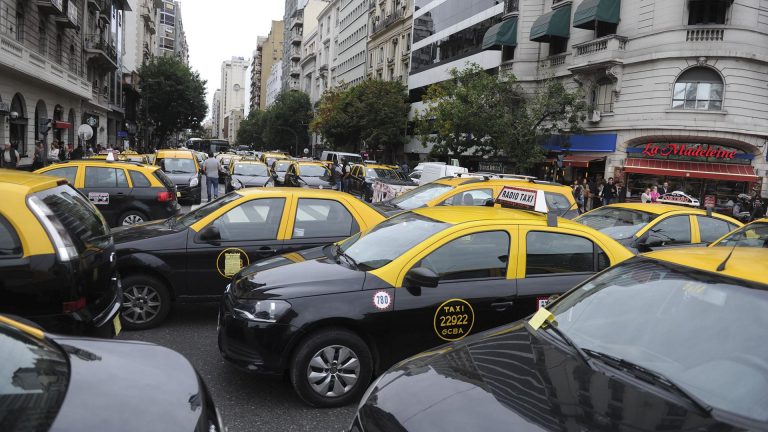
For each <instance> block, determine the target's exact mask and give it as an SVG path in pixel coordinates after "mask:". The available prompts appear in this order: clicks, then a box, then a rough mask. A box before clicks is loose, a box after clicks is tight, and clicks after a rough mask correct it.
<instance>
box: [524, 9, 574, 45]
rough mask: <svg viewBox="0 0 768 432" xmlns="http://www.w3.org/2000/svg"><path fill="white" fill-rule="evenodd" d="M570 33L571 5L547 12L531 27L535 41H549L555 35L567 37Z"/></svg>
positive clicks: (532, 38) (532, 37)
mask: <svg viewBox="0 0 768 432" xmlns="http://www.w3.org/2000/svg"><path fill="white" fill-rule="evenodd" d="M570 35H571V5H567V6H562V7H559V8H557V9H555V10H553V11H552V12H548V13H545V14H544V15H542V16H540V17H539V18H538V19H537V20H536V21H535V22H534V23H533V27H531V40H532V41H534V42H549V41H550V40H551V38H553V37H559V38H565V39H567V38H568V37H570Z"/></svg>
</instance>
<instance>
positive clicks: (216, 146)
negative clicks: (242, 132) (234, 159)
mask: <svg viewBox="0 0 768 432" xmlns="http://www.w3.org/2000/svg"><path fill="white" fill-rule="evenodd" d="M186 147H187V148H188V149H190V150H195V151H199V152H203V153H208V152H213V153H214V154H216V153H221V152H225V151H228V150H229V148H230V146H229V141H227V140H222V139H202V138H190V139H188V140H187V143H186Z"/></svg>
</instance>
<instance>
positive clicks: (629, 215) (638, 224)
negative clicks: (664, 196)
mask: <svg viewBox="0 0 768 432" xmlns="http://www.w3.org/2000/svg"><path fill="white" fill-rule="evenodd" d="M657 217H658V215H655V214H653V213H648V212H644V211H640V210H630V209H626V208H618V207H601V208H598V209H596V210H592V211H591V212H589V213H587V214H584V215H582V216H579V217H578V218H576V222H579V223H581V224H584V225H586V226H588V227H590V228H594V229H596V230H598V231H601V232H603V233H605V234H606V235H608V236H610V237H611V238H613V239H615V240H624V239H628V238H630V237H632V236H634V235H635V234H636V233H637V232H638V231H640V230H641V229H642V228H643V227H644V226H646V225H648V224H649V223H651V221H653V220H654V219H656V218H657Z"/></svg>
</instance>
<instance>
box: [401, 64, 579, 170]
mask: <svg viewBox="0 0 768 432" xmlns="http://www.w3.org/2000/svg"><path fill="white" fill-rule="evenodd" d="M531 90H532V91H528V92H526V90H525V89H524V88H523V87H522V86H520V85H519V84H518V83H517V81H516V80H515V78H514V77H513V76H510V75H505V76H502V77H498V76H496V75H492V74H489V73H488V72H486V71H485V70H483V69H482V68H481V67H480V66H478V65H476V64H471V65H468V66H467V67H466V68H465V69H463V70H457V69H453V70H452V71H451V79H450V80H448V81H446V82H443V83H439V84H435V85H433V86H431V87H430V88H429V89H428V90H427V92H426V94H425V96H424V98H423V100H424V105H425V109H424V111H423V112H422V113H420V114H418V115H417V116H416V117H415V124H416V134H417V135H418V136H419V137H420V139H421V140H422V144H423V145H424V146H425V147H426V146H427V145H428V144H432V145H433V148H432V155H433V156H435V157H448V156H451V157H459V156H460V155H462V154H470V155H478V156H499V155H503V156H504V157H505V159H508V160H509V161H510V162H511V163H513V164H515V165H516V166H517V169H519V170H524V169H526V168H528V167H530V166H531V165H532V164H534V163H536V162H538V161H540V160H541V159H542V158H543V156H544V149H543V148H542V146H541V145H540V144H541V142H542V139H543V138H544V137H546V136H548V135H550V134H554V133H563V132H566V131H569V132H571V133H578V132H579V131H580V130H581V129H580V123H581V122H582V121H583V120H584V118H585V111H586V104H585V103H584V100H583V96H582V95H581V94H580V93H579V92H575V91H569V90H568V89H566V88H565V86H564V85H563V84H562V82H561V81H557V80H547V81H545V82H543V83H541V84H540V85H539V86H537V87H536V88H534V89H531Z"/></svg>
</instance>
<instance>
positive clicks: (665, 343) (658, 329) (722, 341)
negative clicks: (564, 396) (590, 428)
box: [550, 254, 768, 422]
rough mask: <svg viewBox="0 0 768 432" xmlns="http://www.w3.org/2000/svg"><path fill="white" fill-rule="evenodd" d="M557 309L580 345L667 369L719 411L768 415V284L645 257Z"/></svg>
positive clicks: (602, 278)
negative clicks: (767, 338) (767, 337)
mask: <svg viewBox="0 0 768 432" xmlns="http://www.w3.org/2000/svg"><path fill="white" fill-rule="evenodd" d="M733 259H738V254H736V255H734V257H733ZM550 311H551V312H552V313H553V314H554V315H555V320H556V325H557V328H558V329H559V330H560V331H562V332H563V333H565V334H566V335H567V336H570V338H571V339H572V340H573V341H574V342H575V343H576V345H578V346H579V347H580V348H582V349H584V350H589V351H594V352H598V353H604V354H607V355H610V356H613V357H616V358H620V359H624V360H627V361H628V362H631V363H634V364H636V365H639V366H641V367H643V368H645V369H649V370H651V371H653V372H656V373H658V374H661V375H663V376H665V377H666V378H668V379H669V380H671V381H672V382H674V383H675V384H677V385H678V386H679V387H681V388H683V389H684V390H686V391H687V392H689V393H691V394H693V395H694V396H696V397H698V399H700V400H702V401H703V402H705V403H706V404H708V405H710V406H712V407H714V408H716V409H721V410H725V411H729V412H732V413H736V414H738V415H741V416H744V417H748V418H751V419H755V420H757V421H759V422H766V421H768V410H766V409H765V407H766V403H768V374H766V371H767V370H768V344H766V343H765V329H766V328H768V313H766V312H767V311H768V285H762V284H759V283H756V282H748V281H745V280H741V279H735V278H731V277H727V276H723V275H720V274H716V273H710V272H705V271H700V270H696V269H694V268H690V267H683V266H679V265H676V264H672V263H667V262H661V261H656V260H651V259H648V258H642V257H638V258H634V259H632V260H630V261H626V262H625V263H622V264H620V265H618V266H616V267H613V268H612V269H611V270H609V271H607V272H604V273H602V274H600V275H599V276H597V277H595V278H594V279H592V280H590V281H588V282H586V283H585V284H583V285H581V286H580V287H578V288H576V289H575V290H574V291H572V292H571V293H570V294H569V295H567V296H566V297H564V298H562V299H561V300H560V301H558V302H557V303H555V304H554V305H553V306H552V307H551V308H550ZM736 329H737V330H736Z"/></svg>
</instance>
